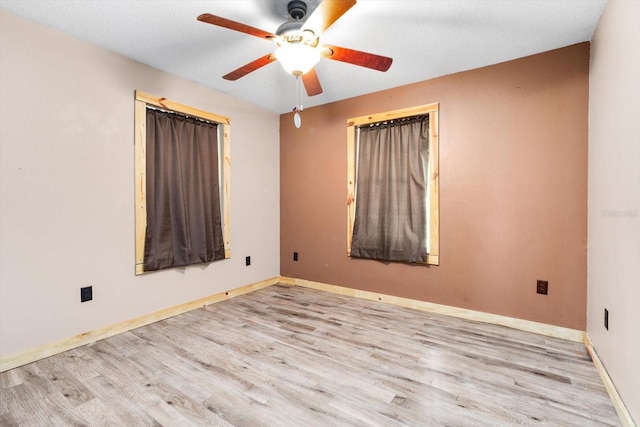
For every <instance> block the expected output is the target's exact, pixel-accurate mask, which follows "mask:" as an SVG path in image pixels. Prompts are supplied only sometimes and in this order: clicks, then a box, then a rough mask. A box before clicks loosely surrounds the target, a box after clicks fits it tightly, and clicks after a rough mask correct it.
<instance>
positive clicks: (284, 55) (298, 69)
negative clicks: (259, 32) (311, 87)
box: [275, 42, 320, 76]
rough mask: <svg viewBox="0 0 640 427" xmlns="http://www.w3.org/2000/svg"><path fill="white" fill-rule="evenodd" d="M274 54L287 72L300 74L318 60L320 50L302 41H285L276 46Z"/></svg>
mask: <svg viewBox="0 0 640 427" xmlns="http://www.w3.org/2000/svg"><path fill="white" fill-rule="evenodd" d="M275 56H276V59H277V60H278V61H279V62H280V64H282V68H284V70H285V71H286V72H287V73H289V74H292V75H294V76H301V75H303V74H306V73H308V72H309V71H310V70H311V69H312V68H313V67H314V66H315V65H316V64H317V63H318V61H320V50H319V49H318V48H317V47H313V46H310V45H308V44H306V43H302V42H298V43H289V42H287V43H283V44H281V45H280V46H278V48H277V49H276V51H275Z"/></svg>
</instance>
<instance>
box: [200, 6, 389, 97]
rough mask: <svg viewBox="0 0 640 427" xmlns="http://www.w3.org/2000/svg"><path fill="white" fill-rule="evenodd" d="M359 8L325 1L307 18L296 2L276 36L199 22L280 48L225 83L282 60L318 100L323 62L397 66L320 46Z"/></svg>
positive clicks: (207, 18)
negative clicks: (323, 36) (317, 69)
mask: <svg viewBox="0 0 640 427" xmlns="http://www.w3.org/2000/svg"><path fill="white" fill-rule="evenodd" d="M355 4H356V0H322V2H321V3H320V4H319V5H318V7H317V8H316V9H315V10H314V11H313V12H312V13H311V15H309V17H307V16H306V15H307V4H306V3H305V2H304V1H302V0H292V1H290V2H289V3H288V5H287V11H288V13H289V16H290V19H289V20H288V21H287V22H285V23H284V24H282V25H280V27H278V29H277V30H276V32H275V34H272V33H269V32H268V31H263V30H260V29H258V28H254V27H251V26H249V25H245V24H241V23H239V22H235V21H232V20H230V19H226V18H223V17H220V16H216V15H212V14H210V13H204V14H202V15H200V16H198V21H201V22H206V23H208V24H212V25H217V26H219V27H224V28H228V29H231V30H235V31H239V32H241V33H245V34H249V35H252V36H255V37H260V38H263V39H267V40H272V41H274V42H276V44H277V45H278V47H277V48H276V50H275V52H273V53H269V54H267V55H264V56H262V57H260V58H258V59H256V60H255V61H252V62H249V63H248V64H246V65H243V66H242V67H240V68H238V69H236V70H234V71H231V72H230V73H228V74H226V75H224V76H223V78H224V79H226V80H237V79H239V78H240V77H244V76H246V75H247V74H249V73H251V72H253V71H255V70H257V69H259V68H261V67H263V66H265V65H267V64H270V63H271V62H273V61H275V60H278V61H279V62H280V63H281V64H282V66H283V68H284V69H285V70H286V71H287V72H289V73H290V74H293V75H294V76H296V77H301V78H302V82H303V84H304V87H305V89H306V92H307V95H309V96H314V95H318V94H321V93H322V86H321V85H320V80H319V79H318V75H317V74H316V72H315V70H314V68H313V67H314V66H315V65H316V64H317V63H318V61H319V60H320V58H327V59H332V60H334V61H341V62H346V63H349V64H354V65H359V66H361V67H367V68H371V69H373V70H378V71H383V72H384V71H387V70H388V69H389V67H390V66H391V63H392V62H393V59H392V58H387V57H385V56H380V55H375V54H372V53H367V52H361V51H358V50H353V49H347V48H344V47H339V46H332V45H327V44H321V43H320V35H321V34H322V33H323V32H324V31H325V30H326V29H327V28H329V27H330V26H331V25H332V24H333V23H334V22H335V21H337V20H338V18H340V17H341V16H342V15H344V14H345V13H346V12H347V11H348V10H349V9H350V8H351V7H352V6H353V5H355ZM305 18H306V19H305Z"/></svg>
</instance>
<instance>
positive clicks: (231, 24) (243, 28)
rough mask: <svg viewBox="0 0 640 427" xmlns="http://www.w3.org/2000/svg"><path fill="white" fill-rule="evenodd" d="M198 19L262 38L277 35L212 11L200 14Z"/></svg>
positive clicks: (270, 37) (268, 38) (271, 37)
mask: <svg viewBox="0 0 640 427" xmlns="http://www.w3.org/2000/svg"><path fill="white" fill-rule="evenodd" d="M198 21H201V22H206V23H207V24H212V25H217V26H218V27H224V28H228V29H230V30H236V31H239V32H241V33H245V34H249V35H251V36H256V37H260V38H262V39H267V40H271V39H273V38H275V37H276V35H275V34H271V33H268V32H266V31H262V30H261V29H259V28H254V27H251V26H249V25H245V24H241V23H239V22H236V21H232V20H230V19H227V18H223V17H221V16H216V15H212V14H210V13H203V14H202V15H200V16H198Z"/></svg>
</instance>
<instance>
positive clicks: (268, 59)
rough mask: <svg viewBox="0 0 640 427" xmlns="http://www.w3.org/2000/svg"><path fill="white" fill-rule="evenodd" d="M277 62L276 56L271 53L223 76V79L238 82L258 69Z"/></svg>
mask: <svg viewBox="0 0 640 427" xmlns="http://www.w3.org/2000/svg"><path fill="white" fill-rule="evenodd" d="M275 60H276V58H275V56H273V55H272V54H270V53H269V54H267V55H265V56H262V57H260V58H258V59H256V60H255V61H252V62H249V63H248V64H246V65H243V66H242V67H240V68H238V69H237V70H233V71H232V72H230V73H229V74H226V75H224V76H222V78H223V79H225V80H232V81H233V80H238V79H239V78H240V77H244V76H246V75H247V74H249V73H251V72H252V71H255V70H257V69H258V68H261V67H264V66H265V65H267V64H270V63H272V62H273V61H275Z"/></svg>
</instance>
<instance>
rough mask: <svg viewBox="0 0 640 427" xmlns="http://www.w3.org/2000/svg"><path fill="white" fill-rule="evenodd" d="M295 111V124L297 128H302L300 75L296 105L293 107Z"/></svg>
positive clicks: (298, 77)
mask: <svg viewBox="0 0 640 427" xmlns="http://www.w3.org/2000/svg"><path fill="white" fill-rule="evenodd" d="M293 111H295V114H294V115H293V124H294V125H295V126H296V127H297V128H300V126H301V125H302V118H301V117H300V113H301V112H302V81H301V80H300V76H296V106H295V107H293Z"/></svg>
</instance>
